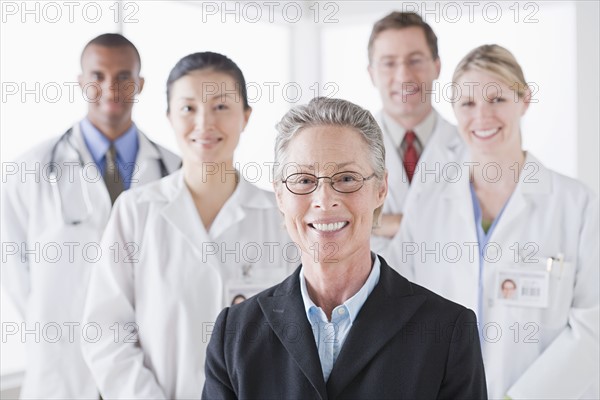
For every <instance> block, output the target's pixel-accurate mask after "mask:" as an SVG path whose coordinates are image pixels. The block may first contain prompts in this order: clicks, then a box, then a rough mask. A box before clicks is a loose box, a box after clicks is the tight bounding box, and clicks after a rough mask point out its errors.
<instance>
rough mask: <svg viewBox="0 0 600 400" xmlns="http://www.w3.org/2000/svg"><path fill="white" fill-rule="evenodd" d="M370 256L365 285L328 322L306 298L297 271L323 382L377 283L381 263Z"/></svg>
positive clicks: (304, 284)
mask: <svg viewBox="0 0 600 400" xmlns="http://www.w3.org/2000/svg"><path fill="white" fill-rule="evenodd" d="M372 254H373V253H372ZM373 256H375V261H374V263H373V268H371V273H370V274H369V277H368V278H367V280H366V282H365V284H364V285H363V286H362V287H361V288H360V290H359V291H358V292H357V293H356V294H355V295H354V296H352V297H351V298H349V299H348V300H346V301H345V302H344V304H342V305H339V306H337V307H336V308H334V309H333V312H332V313H331V322H329V321H328V320H327V316H326V315H325V312H324V311H323V309H321V307H317V305H315V303H314V302H313V301H312V300H311V298H310V296H309V295H308V290H307V288H306V280H305V278H304V272H303V271H304V267H302V269H301V270H300V292H301V293H302V301H303V302H304V309H305V310H306V317H307V318H308V322H309V323H310V325H311V326H312V331H313V335H314V336H315V342H316V344H317V350H318V352H319V359H320V360H321V367H322V369H323V378H325V382H327V380H328V379H329V375H330V374H331V370H332V369H333V364H335V361H336V360H337V357H338V355H339V354H340V350H341V349H342V346H343V345H344V341H345V340H346V337H347V336H348V333H349V332H350V328H352V324H353V323H354V320H355V319H356V316H357V315H358V313H359V312H360V309H361V308H362V306H363V304H364V303H365V301H366V300H367V298H368V297H369V295H370V294H371V292H372V291H373V289H374V288H375V286H376V285H377V283H378V282H379V275H380V273H381V262H380V261H379V258H378V257H377V256H376V255H374V254H373Z"/></svg>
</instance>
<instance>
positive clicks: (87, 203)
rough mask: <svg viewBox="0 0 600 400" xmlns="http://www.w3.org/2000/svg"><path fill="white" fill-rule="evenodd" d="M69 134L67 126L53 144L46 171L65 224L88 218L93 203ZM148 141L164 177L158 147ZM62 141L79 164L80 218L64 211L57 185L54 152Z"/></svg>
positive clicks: (79, 154)
mask: <svg viewBox="0 0 600 400" xmlns="http://www.w3.org/2000/svg"><path fill="white" fill-rule="evenodd" d="M71 136H73V128H69V129H68V130H67V131H66V132H65V133H63V134H62V136H61V137H60V138H59V139H58V140H57V141H56V143H55V144H54V146H52V150H51V152H50V164H49V167H48V172H49V173H48V180H49V181H50V184H51V186H52V192H53V193H54V198H55V200H56V202H57V204H58V208H59V212H60V213H61V215H62V217H63V221H64V222H65V224H67V225H78V224H80V223H82V222H84V221H86V220H87V219H88V218H90V216H91V215H92V212H93V205H92V201H91V199H90V193H89V189H87V188H86V189H84V188H83V186H85V185H83V181H84V176H83V174H84V172H83V170H84V168H85V164H84V162H83V157H82V156H81V152H80V151H79V150H78V149H77V148H76V147H75V145H74V144H73V143H72V142H71ZM148 141H149V142H150V144H151V145H152V146H154V148H155V149H156V151H157V152H158V154H159V158H158V165H159V167H160V174H161V177H162V178H164V177H165V176H167V175H169V170H168V169H167V166H166V164H165V161H164V159H163V157H162V155H161V152H160V148H159V147H158V145H157V144H156V143H154V142H153V141H152V140H150V139H148ZM62 142H65V143H66V144H67V145H68V146H69V147H70V148H71V149H73V151H75V153H77V162H78V164H79V182H80V186H81V196H82V198H83V202H84V204H85V215H84V216H83V217H82V218H74V219H69V218H68V217H67V215H66V213H65V209H64V202H63V199H62V195H61V192H60V187H59V185H58V173H57V165H58V164H57V162H56V152H57V150H58V146H59V145H60V144H61V143H62Z"/></svg>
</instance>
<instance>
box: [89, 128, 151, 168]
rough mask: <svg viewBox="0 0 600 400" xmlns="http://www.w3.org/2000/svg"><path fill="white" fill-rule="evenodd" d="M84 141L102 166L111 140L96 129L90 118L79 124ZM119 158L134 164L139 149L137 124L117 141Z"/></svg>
mask: <svg viewBox="0 0 600 400" xmlns="http://www.w3.org/2000/svg"><path fill="white" fill-rule="evenodd" d="M79 126H80V128H81V134H82V136H83V140H84V142H85V144H86V146H87V148H88V149H89V151H90V154H91V155H92V158H93V159H94V162H96V164H100V163H101V162H102V160H103V159H104V156H105V155H106V152H107V151H108V148H109V147H110V140H109V139H108V138H107V137H106V136H104V135H103V134H102V132H100V130H98V128H96V127H95V126H94V125H93V124H92V123H91V121H90V120H89V119H88V118H84V119H83V120H81V122H80V124H79ZM115 148H116V149H117V157H118V158H119V159H120V160H121V161H122V162H124V163H134V162H135V157H136V155H137V151H138V148H139V139H138V130H137V127H136V125H135V123H133V122H132V123H131V127H130V128H129V129H128V130H127V131H126V132H125V133H124V134H123V135H121V136H120V137H119V138H118V139H117V140H115Z"/></svg>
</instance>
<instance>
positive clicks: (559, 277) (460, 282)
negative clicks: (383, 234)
mask: <svg viewBox="0 0 600 400" xmlns="http://www.w3.org/2000/svg"><path fill="white" fill-rule="evenodd" d="M488 176H490V177H493V176H495V174H494V173H491V172H490V174H489V175H488ZM491 179H493V178H491ZM405 211H406V213H405V215H404V219H403V221H402V223H401V227H400V234H399V235H397V236H396V238H395V239H394V242H393V243H392V246H390V249H391V250H393V251H394V252H395V254H393V255H391V256H390V257H391V258H392V259H394V260H395V261H394V262H393V263H390V265H395V266H398V267H399V272H401V273H402V274H404V275H405V276H407V278H409V279H411V280H413V281H414V282H415V283H417V284H421V285H423V286H425V287H427V288H429V289H431V290H433V291H434V292H436V293H438V294H440V295H442V296H444V297H447V298H448V299H450V300H453V301H455V302H457V303H460V304H462V305H464V306H466V307H469V308H471V309H473V310H476V311H479V310H478V281H479V255H478V254H479V253H478V251H479V250H478V246H477V233H476V230H475V218H474V212H473V203H472V200H471V194H470V189H469V173H468V167H466V168H465V169H464V171H463V172H462V175H461V176H460V179H458V180H457V181H455V182H454V183H452V182H451V181H448V182H447V183H444V184H442V185H439V186H437V187H432V188H430V190H427V191H423V192H422V193H420V195H419V196H417V197H416V198H415V201H413V202H411V203H410V204H409V205H407V208H406V209H405ZM598 232H599V228H598V198H597V196H596V195H594V194H593V193H592V192H590V191H589V190H588V189H587V188H586V187H584V186H583V185H582V184H580V183H579V182H577V181H575V180H573V179H570V178H567V177H565V176H562V175H560V174H558V173H556V172H553V171H551V170H549V169H547V168H545V167H544V166H543V165H542V164H541V163H540V162H539V161H538V160H537V159H536V158H535V157H533V156H532V155H531V154H528V155H527V157H526V163H525V167H524V169H523V172H522V174H521V176H520V180H519V183H518V185H517V187H516V189H515V191H514V193H513V194H512V196H511V198H510V199H509V201H508V203H507V205H506V207H505V209H504V211H503V214H502V215H501V217H500V219H499V221H498V224H497V225H496V227H495V229H494V231H493V232H492V236H491V237H490V243H491V244H490V245H488V247H487V249H488V250H487V253H486V255H487V260H486V261H485V262H484V266H483V274H482V282H483V292H482V307H481V311H480V312H481V313H482V314H483V315H480V316H479V317H480V320H479V326H480V336H481V341H482V342H481V343H482V351H483V356H484V365H485V369H486V371H485V372H486V376H487V383H488V393H489V396H490V398H503V396H505V395H507V394H508V395H509V396H510V397H511V398H514V399H517V398H519V399H520V398H535V399H550V398H561V399H566V398H569V399H571V398H596V399H597V398H598V395H599V393H598V380H599V371H598V364H599V359H598V352H599V350H600V349H599V343H598V340H599V334H598V325H599V312H600V310H599V307H598V293H599V276H598V269H599V256H598V242H599V233H598ZM459 249H460V251H459ZM498 249H499V250H498ZM559 253H562V254H564V256H565V265H564V267H563V268H562V271H561V268H559V267H557V266H556V264H555V266H554V267H553V268H552V270H551V273H550V275H549V285H550V286H549V304H548V306H547V307H546V308H542V307H524V306H522V305H507V304H506V303H504V304H503V303H502V302H501V301H498V298H499V297H500V292H499V284H498V281H497V280H496V273H497V271H498V270H499V269H502V268H507V267H508V268H518V269H519V270H524V271H540V272H543V271H545V270H546V267H547V265H546V261H547V259H548V257H554V256H557V255H558V254H559ZM536 260H539V262H535V261H536Z"/></svg>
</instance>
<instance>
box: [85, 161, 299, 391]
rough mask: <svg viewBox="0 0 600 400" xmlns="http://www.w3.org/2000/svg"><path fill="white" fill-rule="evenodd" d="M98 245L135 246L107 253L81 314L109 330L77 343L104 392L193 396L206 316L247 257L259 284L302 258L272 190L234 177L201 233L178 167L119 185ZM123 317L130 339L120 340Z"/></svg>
mask: <svg viewBox="0 0 600 400" xmlns="http://www.w3.org/2000/svg"><path fill="white" fill-rule="evenodd" d="M102 243H103V248H109V247H110V246H114V244H115V243H117V244H118V245H119V246H121V248H123V245H124V244H126V243H134V244H135V246H137V247H135V249H136V251H135V254H134V255H133V256H132V258H134V259H135V261H134V262H127V261H125V258H126V257H125V255H124V254H121V255H120V257H119V259H118V261H117V262H115V261H114V260H113V259H112V258H110V259H109V258H107V259H104V260H103V262H101V263H99V264H97V265H96V267H95V269H94V271H93V274H92V278H91V282H90V290H89V293H88V298H87V303H86V307H85V321H86V322H88V323H98V324H99V325H100V326H102V329H103V331H106V332H107V333H108V334H104V335H102V337H101V339H100V340H99V341H98V342H97V343H92V342H91V341H89V342H86V341H84V342H83V349H84V355H85V358H86V361H87V362H88V364H89V365H90V368H91V370H92V373H93V375H94V378H95V379H96V382H97V383H98V385H99V387H100V391H101V393H102V395H103V397H104V398H122V399H125V398H127V399H157V398H160V399H192V398H199V397H200V396H201V394H202V388H203V385H204V358H205V351H206V346H207V345H208V340H209V338H210V333H211V332H212V327H213V322H214V321H215V320H216V317H217V315H218V313H219V312H220V311H221V310H222V309H223V307H224V306H226V305H227V306H228V305H230V304H231V299H232V298H233V296H234V295H235V294H237V289H235V290H233V291H231V290H229V289H228V288H230V287H232V286H236V285H238V286H239V285H242V284H244V282H245V281H244V279H245V278H244V277H243V273H242V268H243V266H244V265H253V266H252V268H251V269H250V271H251V273H250V277H248V278H247V282H246V283H248V284H250V285H252V284H258V285H259V286H262V289H266V288H268V287H270V286H273V285H274V284H276V283H279V282H280V281H282V280H283V279H284V278H285V277H286V276H287V274H288V272H290V271H291V269H292V268H293V267H294V266H296V265H298V263H299V253H298V252H297V251H295V250H296V247H295V245H294V244H293V243H291V246H292V247H293V248H292V249H290V248H289V247H290V246H289V245H288V244H289V243H290V240H289V239H288V235H287V233H286V232H285V229H284V225H283V218H281V215H280V213H279V211H278V209H277V206H276V203H275V195H274V194H273V193H269V192H267V191H264V190H261V189H258V188H256V187H255V186H253V185H251V184H250V183H248V182H246V181H244V180H243V179H242V180H240V182H239V184H238V186H237V188H236V190H235V192H234V193H233V195H232V196H231V197H230V198H229V199H228V200H227V202H226V203H225V205H224V206H223V208H222V209H221V210H220V212H219V214H218V215H217V217H216V219H215V221H214V222H213V224H212V225H211V227H210V230H209V231H208V232H207V231H206V230H205V228H204V225H203V224H202V221H201V220H200V216H199V214H198V212H197V209H196V206H195V204H194V201H193V199H192V196H191V194H190V192H189V190H188V188H187V186H186V185H185V183H184V181H183V173H182V172H181V171H180V172H178V173H176V174H173V175H171V176H169V177H167V178H165V179H162V180H161V181H159V182H156V183H153V184H151V185H148V186H146V187H144V188H141V189H140V190H135V191H130V192H128V193H124V194H123V195H122V196H121V197H120V198H119V200H118V201H117V202H116V204H115V209H114V212H113V216H112V217H111V219H110V221H109V223H108V226H107V228H106V231H105V234H104V237H103V241H102ZM267 243H270V244H267ZM265 244H266V245H265ZM286 245H288V246H287V247H286ZM215 246H216V247H215ZM236 246H237V247H236ZM269 247H270V248H271V249H272V251H271V252H270V253H271V254H269ZM258 248H260V249H261V250H260V252H261V253H259V252H258V251H257V249H258ZM286 250H287V251H288V253H289V256H288V255H286V256H284V254H286V253H284V251H286ZM259 254H261V255H259ZM228 290H229V293H227V292H228ZM129 322H135V323H136V324H137V326H138V336H137V340H127V341H124V340H123V335H125V334H126V333H127V332H126V331H125V330H124V327H125V324H127V323H129ZM115 324H116V326H117V327H118V329H119V331H120V333H121V337H120V340H117V341H115V339H114V337H113V331H112V330H110V328H109V327H110V326H113V325H115ZM232 329H233V328H232Z"/></svg>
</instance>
